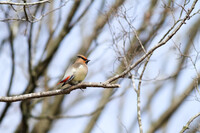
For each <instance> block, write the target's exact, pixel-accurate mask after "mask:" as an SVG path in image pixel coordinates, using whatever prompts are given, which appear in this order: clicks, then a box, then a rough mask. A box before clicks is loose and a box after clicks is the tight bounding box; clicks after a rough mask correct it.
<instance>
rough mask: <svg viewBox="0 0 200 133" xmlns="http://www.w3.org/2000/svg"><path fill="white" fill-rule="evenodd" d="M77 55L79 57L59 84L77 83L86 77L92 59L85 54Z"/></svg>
mask: <svg viewBox="0 0 200 133" xmlns="http://www.w3.org/2000/svg"><path fill="white" fill-rule="evenodd" d="M77 57H78V58H77V59H76V61H75V63H74V64H72V65H71V66H69V68H68V69H67V70H66V72H65V75H64V77H63V79H62V81H60V82H59V83H58V84H60V83H63V84H62V86H64V85H65V84H70V85H75V84H78V83H80V82H82V81H83V80H84V79H85V77H86V75H87V73H88V67H87V63H88V62H89V61H90V60H88V59H87V58H86V57H85V56H83V55H78V56H77ZM58 84H57V85H58Z"/></svg>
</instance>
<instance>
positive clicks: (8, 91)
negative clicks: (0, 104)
mask: <svg viewBox="0 0 200 133" xmlns="http://www.w3.org/2000/svg"><path fill="white" fill-rule="evenodd" d="M7 25H8V28H9V31H10V35H9V39H8V40H9V44H10V50H11V60H12V66H11V76H10V82H9V86H8V89H7V93H6V95H7V96H9V95H10V91H11V87H12V83H13V78H14V73H15V52H14V46H13V45H14V44H13V42H14V40H13V39H14V37H13V32H12V29H11V27H10V24H9V23H8V24H7ZM10 105H11V103H6V106H5V107H4V109H3V111H2V114H1V116H0V123H1V122H2V120H3V118H4V117H5V115H6V113H7V111H8V108H9V107H10Z"/></svg>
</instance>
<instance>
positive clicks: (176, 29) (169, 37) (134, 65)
mask: <svg viewBox="0 0 200 133" xmlns="http://www.w3.org/2000/svg"><path fill="white" fill-rule="evenodd" d="M197 1H198V0H195V1H194V2H193V4H192V7H191V8H190V9H189V10H188V13H187V14H186V16H185V17H184V19H183V20H182V21H181V23H180V24H179V25H178V26H177V27H176V28H175V29H174V31H173V32H171V34H170V35H168V36H167V37H166V39H164V40H162V41H160V42H159V43H158V44H157V45H155V46H154V47H153V48H152V49H150V50H149V52H147V53H146V54H145V55H143V56H142V57H141V58H140V59H138V61H137V62H135V63H134V64H132V65H131V66H130V67H129V68H128V69H126V70H125V71H124V72H122V73H121V74H120V75H116V76H114V77H113V78H110V79H109V80H107V82H108V83H111V82H113V81H115V80H116V79H118V78H121V77H123V76H125V75H126V74H127V73H129V72H130V71H131V70H132V69H133V68H134V67H136V66H137V65H138V64H139V63H141V62H142V61H143V60H144V59H145V58H147V57H148V56H149V55H150V54H152V53H153V52H154V51H155V50H156V49H158V48H159V47H161V46H163V45H165V44H166V43H167V42H168V41H169V40H170V39H171V38H172V37H173V36H174V35H175V34H176V33H177V32H178V31H179V29H180V28H181V27H182V26H183V24H185V21H187V20H189V19H190V14H191V12H192V11H193V9H194V7H195V5H196V3H197Z"/></svg>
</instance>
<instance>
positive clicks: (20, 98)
mask: <svg viewBox="0 0 200 133" xmlns="http://www.w3.org/2000/svg"><path fill="white" fill-rule="evenodd" d="M86 87H103V88H119V87H120V85H119V84H108V83H92V82H87V83H86V82H84V83H80V84H77V85H74V86H70V87H67V88H65V89H58V90H52V91H44V92H36V93H29V94H23V95H17V96H8V97H0V102H16V101H23V100H27V99H33V98H42V97H48V96H55V95H61V94H70V92H71V91H73V90H76V89H78V88H81V89H86Z"/></svg>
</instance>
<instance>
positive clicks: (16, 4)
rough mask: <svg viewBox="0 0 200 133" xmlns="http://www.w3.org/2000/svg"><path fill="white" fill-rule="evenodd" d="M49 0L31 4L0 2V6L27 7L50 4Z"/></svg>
mask: <svg viewBox="0 0 200 133" xmlns="http://www.w3.org/2000/svg"><path fill="white" fill-rule="evenodd" d="M50 2H51V1H50V0H43V1H38V2H32V3H17V2H11V1H1V2H0V5H1V4H2V5H3V4H4V5H15V6H29V5H37V4H43V3H50Z"/></svg>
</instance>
